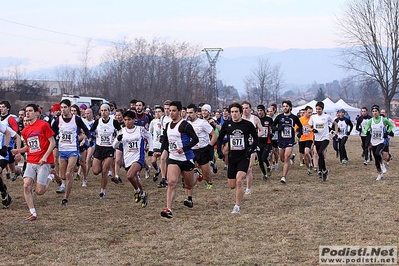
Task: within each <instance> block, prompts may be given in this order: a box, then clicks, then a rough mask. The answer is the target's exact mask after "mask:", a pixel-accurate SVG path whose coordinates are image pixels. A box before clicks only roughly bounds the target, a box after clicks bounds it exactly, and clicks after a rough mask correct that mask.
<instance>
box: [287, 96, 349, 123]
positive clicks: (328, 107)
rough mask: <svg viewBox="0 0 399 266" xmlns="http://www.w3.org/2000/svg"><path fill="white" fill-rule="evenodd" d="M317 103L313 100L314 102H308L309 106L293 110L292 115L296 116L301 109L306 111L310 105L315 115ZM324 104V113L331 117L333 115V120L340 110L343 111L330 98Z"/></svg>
mask: <svg viewBox="0 0 399 266" xmlns="http://www.w3.org/2000/svg"><path fill="white" fill-rule="evenodd" d="M316 103H317V101H316V100H312V101H310V102H308V103H307V104H304V105H301V106H297V107H295V108H292V113H293V114H294V115H296V114H297V113H298V112H299V111H300V110H301V109H304V108H305V107H306V106H308V105H309V106H310V107H312V108H313V112H314V113H315V112H316ZM323 103H324V112H325V113H327V114H329V115H333V118H334V117H335V114H336V113H337V111H338V110H339V109H341V108H340V107H339V106H338V105H336V104H335V103H334V102H333V101H331V100H330V98H328V97H327V98H325V99H324V100H323Z"/></svg>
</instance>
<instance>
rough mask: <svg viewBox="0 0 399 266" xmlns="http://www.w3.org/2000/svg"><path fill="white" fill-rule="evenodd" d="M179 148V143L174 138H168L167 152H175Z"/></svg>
mask: <svg viewBox="0 0 399 266" xmlns="http://www.w3.org/2000/svg"><path fill="white" fill-rule="evenodd" d="M177 149H179V145H178V142H177V140H176V139H169V152H176V150H177Z"/></svg>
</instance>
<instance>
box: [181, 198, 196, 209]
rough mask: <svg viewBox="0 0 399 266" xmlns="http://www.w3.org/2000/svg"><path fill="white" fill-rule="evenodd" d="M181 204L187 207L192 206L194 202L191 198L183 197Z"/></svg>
mask: <svg viewBox="0 0 399 266" xmlns="http://www.w3.org/2000/svg"><path fill="white" fill-rule="evenodd" d="M183 204H184V206H187V207H189V208H192V207H193V206H194V203H193V201H192V200H191V199H185V200H184V202H183Z"/></svg>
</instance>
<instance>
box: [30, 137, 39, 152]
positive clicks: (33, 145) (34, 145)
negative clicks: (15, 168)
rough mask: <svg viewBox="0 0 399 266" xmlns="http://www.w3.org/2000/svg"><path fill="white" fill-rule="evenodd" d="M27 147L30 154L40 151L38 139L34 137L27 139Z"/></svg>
mask: <svg viewBox="0 0 399 266" xmlns="http://www.w3.org/2000/svg"><path fill="white" fill-rule="evenodd" d="M28 146H29V149H30V152H32V153H33V152H39V151H41V148H40V141H39V137H38V136H34V137H30V138H28Z"/></svg>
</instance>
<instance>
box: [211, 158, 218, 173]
mask: <svg viewBox="0 0 399 266" xmlns="http://www.w3.org/2000/svg"><path fill="white" fill-rule="evenodd" d="M211 167H212V171H213V173H214V174H217V172H218V167H217V165H216V164H215V163H214V162H213V161H211Z"/></svg>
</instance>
